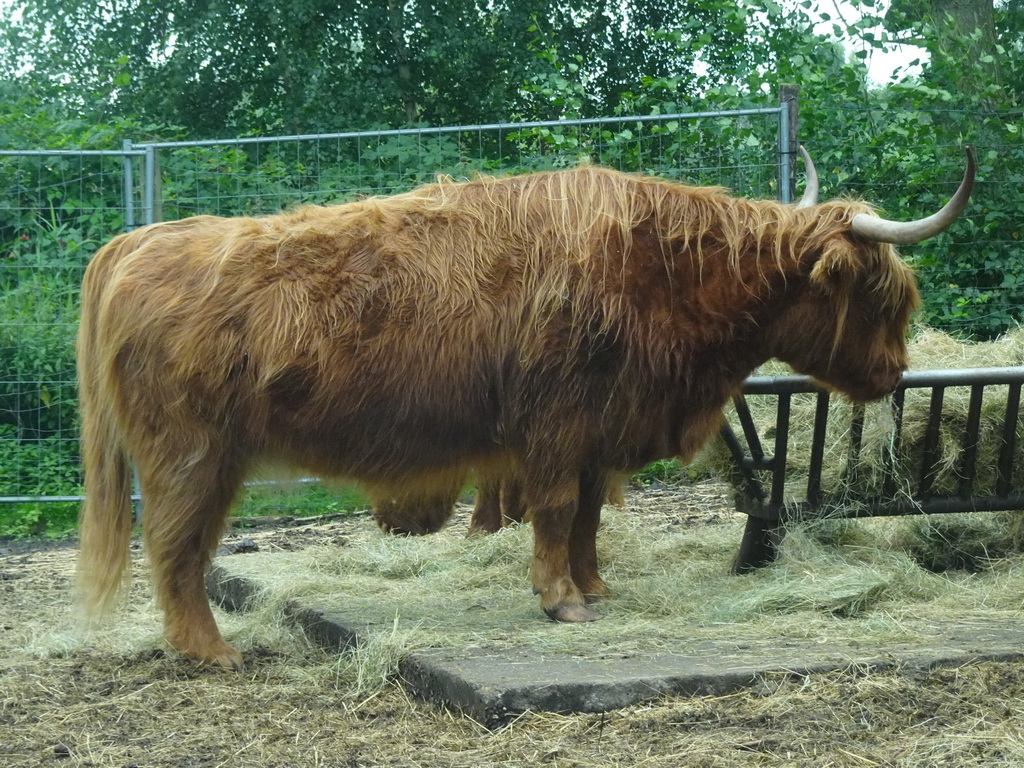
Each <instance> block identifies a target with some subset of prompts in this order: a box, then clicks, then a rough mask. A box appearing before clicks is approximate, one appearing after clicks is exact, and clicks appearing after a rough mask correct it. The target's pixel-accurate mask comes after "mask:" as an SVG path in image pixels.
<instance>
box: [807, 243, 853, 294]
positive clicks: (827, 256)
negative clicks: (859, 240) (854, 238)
mask: <svg viewBox="0 0 1024 768" xmlns="http://www.w3.org/2000/svg"><path fill="white" fill-rule="evenodd" d="M857 266H858V265H857V249H856V248H855V247H854V246H853V244H852V243H849V242H847V241H845V240H833V241H832V242H831V243H829V244H828V245H827V246H825V250H824V251H822V253H821V256H820V257H819V258H818V260H817V261H816V262H815V264H814V266H813V267H811V284H812V285H817V286H819V287H821V288H822V289H824V290H842V289H843V288H844V287H847V286H850V285H852V284H853V282H854V281H855V280H856V278H857Z"/></svg>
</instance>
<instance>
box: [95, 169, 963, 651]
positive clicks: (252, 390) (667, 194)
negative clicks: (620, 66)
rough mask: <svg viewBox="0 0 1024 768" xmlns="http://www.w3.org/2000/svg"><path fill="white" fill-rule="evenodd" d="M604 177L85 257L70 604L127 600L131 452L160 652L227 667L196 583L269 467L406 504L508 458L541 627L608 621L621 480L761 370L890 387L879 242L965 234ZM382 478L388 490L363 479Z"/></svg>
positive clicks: (892, 260)
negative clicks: (609, 515)
mask: <svg viewBox="0 0 1024 768" xmlns="http://www.w3.org/2000/svg"><path fill="white" fill-rule="evenodd" d="M968 166H969V167H968V173H967V175H966V176H965V180H964V183H963V184H962V185H961V188H960V190H959V191H958V193H957V194H956V196H955V197H954V199H953V200H951V201H950V203H949V204H947V206H945V207H944V208H943V209H942V211H940V212H939V213H938V214H935V215H934V216H931V217H928V218H927V219H924V220H921V221H920V222H911V223H896V222H889V221H886V220H884V219H881V218H879V217H877V216H876V215H875V214H874V213H873V212H872V210H871V208H870V207H868V206H867V205H865V204H863V203H859V202H851V201H833V202H826V203H822V204H809V205H806V206H803V207H801V206H787V205H782V204H780V203H776V202H772V201H754V200H748V199H744V198H736V197H731V196H729V195H727V194H726V193H725V192H724V191H723V190H721V189H718V188H695V187H688V186H684V185H681V184H677V183H672V182H669V181H665V180H661V179H656V178H649V177H643V176H633V175H627V174H623V173H618V172H615V171H611V170H606V169H603V168H595V167H582V168H577V169H575V170H567V171H555V172H545V173H535V174H529V175H524V176H517V177H508V178H499V179H496V178H478V179H476V180H473V181H469V182H465V183H455V182H453V181H451V180H448V179H442V180H440V181H439V182H438V183H436V184H431V185H428V186H425V187H422V188H420V189H417V190H415V191H412V192H409V193H406V194H401V195H396V196H394V197H390V198H373V199H367V200H362V201H359V202H353V203H349V204H346V205H339V206H333V207H305V208H301V209H299V210H296V211H293V212H290V213H282V214H279V215H274V216H267V217H264V218H216V217H199V218H196V219H191V220H187V221H184V222H174V223H169V224H156V225H152V226H150V227H147V228H144V229H141V230H138V231H135V232H132V233H130V234H126V235H121V236H119V237H117V238H115V239H114V240H113V241H112V242H111V243H109V244H108V245H107V246H105V247H104V248H102V249H101V250H100V251H99V252H98V253H97V255H96V256H95V258H94V259H93V261H92V263H91V264H90V265H89V267H88V270H87V272H86V276H85V280H84V284H83V290H82V322H81V329H80V332H79V343H78V364H79V381H80V393H81V403H82V441H83V457H84V466H85V483H86V495H87V498H86V501H85V503H84V505H83V508H82V513H81V557H80V561H79V585H80V596H79V597H80V601H81V603H82V605H83V606H84V607H85V608H86V609H88V610H89V611H91V612H102V611H103V610H104V609H107V608H109V607H110V606H111V604H112V601H113V599H114V597H115V595H116V593H117V591H118V587H119V586H120V585H121V584H122V581H123V578H124V574H125V566H126V564H127V557H128V540H129V536H130V530H131V523H132V513H131V508H130V501H129V497H130V489H131V474H132V473H131V464H132V462H134V463H135V465H136V467H137V471H138V477H139V482H140V484H141V489H142V493H143V495H144V497H145V500H146V511H145V519H144V521H143V529H144V538H145V545H146V550H147V553H148V556H149V559H150V562H151V565H152V573H153V581H154V586H155V592H156V597H157V600H158V603H159V605H160V607H161V608H162V610H163V612H164V631H165V637H166V639H167V641H168V642H169V643H170V645H171V646H173V647H174V648H175V649H177V650H178V651H180V652H182V653H184V654H187V655H189V656H192V657H195V658H197V659H201V660H206V661H210V662H214V663H219V664H222V665H225V666H234V667H240V666H241V662H242V660H241V656H240V654H239V653H238V652H237V651H236V650H235V649H234V648H232V647H231V646H230V645H228V644H227V643H226V642H225V641H224V640H223V639H222V637H221V635H220V633H219V631H218V629H217V626H216V623H215V621H214V618H213V615H212V613H211V611H210V607H209V603H208V599H207V596H206V593H205V588H204V582H203V577H204V571H205V570H206V568H207V566H208V565H209V563H210V558H211V556H212V553H213V551H214V549H215V547H216V545H217V542H218V539H219V538H220V535H221V533H222V531H223V528H224V525H225V521H226V517H227V514H228V510H229V507H230V505H231V503H232V501H233V500H234V498H235V495H236V493H237V491H238V489H239V487H240V485H241V483H242V481H243V479H244V478H245V477H246V475H247V474H248V473H249V472H251V471H252V470H253V469H254V468H256V467H258V466H259V465H260V464H262V463H265V462H271V463H285V464H289V465H293V466H295V467H299V468H302V469H304V470H306V471H310V472H313V473H316V474H318V475H321V476H324V477H343V478H349V479H353V480H355V481H358V482H360V483H361V484H363V485H364V486H365V487H366V488H367V489H369V490H370V491H371V495H373V493H377V495H378V496H379V495H381V494H384V493H393V492H394V490H393V489H400V492H401V493H402V494H404V496H405V498H416V496H417V495H422V494H424V493H431V492H434V491H436V489H438V488H444V487H451V485H452V484H453V483H454V482H457V481H460V480H461V478H462V477H464V476H465V474H466V472H467V470H468V469H469V468H473V469H475V470H477V471H483V472H490V473H492V474H494V475H495V476H503V474H504V473H507V472H514V473H515V474H516V476H517V477H519V478H520V480H521V483H522V486H521V488H522V504H523V506H524V508H525V509H526V510H528V513H527V514H528V517H529V519H530V520H531V522H532V524H533V530H534V541H535V544H534V555H533V563H532V569H531V579H532V582H533V586H534V589H535V591H536V592H537V593H539V594H540V601H541V607H542V608H543V610H544V611H545V612H546V613H547V614H548V615H549V616H550V617H552V618H553V619H556V620H560V621H587V620H591V619H594V618H597V614H596V613H595V612H594V611H593V609H592V608H591V607H590V606H589V605H588V603H590V602H591V601H593V600H595V599H598V598H600V597H602V596H604V595H606V594H607V593H608V589H607V587H606V585H605V583H604V581H603V580H602V579H601V578H600V576H599V574H598V570H597V554H596V545H595V538H596V530H597V524H598V516H599V511H600V507H601V504H602V503H603V502H604V499H605V495H606V492H607V487H608V483H609V478H610V477H611V476H612V475H613V474H614V473H621V472H630V471H634V470H636V469H639V468H641V467H643V466H644V465H646V464H648V463H649V462H651V461H653V460H655V459H659V458H663V457H671V456H677V457H680V458H681V459H682V460H684V461H685V460H687V459H688V458H689V457H691V456H692V454H693V453H694V452H695V451H696V450H697V449H698V448H699V447H700V446H701V445H702V444H703V443H704V442H705V441H706V440H707V439H708V437H709V436H711V435H712V434H714V432H715V431H716V429H717V428H718V425H719V423H720V418H721V412H722V409H723V406H724V405H725V403H726V402H727V401H728V399H729V398H730V396H731V395H732V394H733V393H735V392H736V391H737V390H738V389H739V387H740V385H741V384H742V382H743V380H744V378H745V377H746V376H747V375H748V374H750V373H751V371H753V370H754V369H755V368H756V367H757V366H758V365H760V364H761V363H763V362H764V361H765V360H767V359H769V358H772V357H774V358H778V359H780V360H783V361H785V362H787V363H789V364H790V365H791V366H792V367H793V368H794V369H796V370H797V371H799V372H802V373H805V374H809V375H811V376H814V377H815V378H816V379H818V380H819V381H821V382H823V383H824V384H826V385H827V386H829V387H831V388H833V389H836V390H838V391H840V392H842V393H844V394H846V395H848V396H849V397H851V398H853V399H856V400H866V399H873V398H878V397H881V396H884V395H885V394H887V393H889V392H891V391H892V390H893V388H894V387H895V386H896V385H897V383H898V381H899V379H900V376H901V374H902V372H903V370H904V369H905V368H906V366H907V354H906V347H905V342H904V335H905V331H906V329H907V324H908V319H909V317H910V315H911V313H912V312H913V311H914V309H915V307H916V306H917V304H918V293H917V288H916V283H915V279H914V276H913V273H912V271H911V270H910V268H909V267H907V266H906V265H905V264H904V263H903V262H902V261H901V260H900V259H899V257H898V255H897V253H896V251H895V249H894V248H893V247H892V245H891V243H902V242H912V241H915V240H920V239H923V238H926V237H929V236H931V235H934V234H936V233H937V232H939V231H941V230H943V229H945V228H946V227H948V226H949V224H950V223H951V222H952V220H953V219H955V218H956V216H957V215H958V214H959V213H960V211H962V209H963V208H964V206H965V205H966V202H967V196H968V195H969V194H970V187H971V183H972V180H973V167H974V164H973V159H970V161H969V164H968ZM374 489H377V490H376V491H374Z"/></svg>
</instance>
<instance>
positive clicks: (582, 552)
mask: <svg viewBox="0 0 1024 768" xmlns="http://www.w3.org/2000/svg"><path fill="white" fill-rule="evenodd" d="M608 479H609V476H608V473H606V472H604V471H602V470H599V469H594V468H588V469H585V470H583V472H581V473H580V495H579V506H578V508H577V510H576V514H575V515H574V516H573V521H572V531H571V532H570V534H569V568H570V571H571V572H572V580H573V582H574V583H575V584H576V586H577V587H578V588H579V590H580V592H582V593H583V598H584V599H585V600H586V601H587V602H588V603H590V602H594V601H596V600H601V599H602V598H605V597H608V595H610V594H611V590H609V589H608V585H607V584H606V583H605V581H604V579H602V578H601V576H600V575H599V574H598V570H597V529H598V527H600V525H601V507H602V506H604V502H605V498H606V497H607V495H608V491H607V489H608Z"/></svg>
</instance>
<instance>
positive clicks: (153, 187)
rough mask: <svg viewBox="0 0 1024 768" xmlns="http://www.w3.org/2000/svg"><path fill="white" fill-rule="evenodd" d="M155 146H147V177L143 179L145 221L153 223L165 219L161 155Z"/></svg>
mask: <svg viewBox="0 0 1024 768" xmlns="http://www.w3.org/2000/svg"><path fill="white" fill-rule="evenodd" d="M157 152H158V150H157V148H156V147H154V146H148V145H147V146H146V156H145V166H146V167H145V179H144V180H143V188H142V194H143V201H142V204H143V207H144V208H145V212H146V214H145V219H146V220H145V223H146V224H153V223H154V222H157V221H161V220H162V219H163V215H162V210H161V205H160V202H161V201H160V156H159V155H158V154H157Z"/></svg>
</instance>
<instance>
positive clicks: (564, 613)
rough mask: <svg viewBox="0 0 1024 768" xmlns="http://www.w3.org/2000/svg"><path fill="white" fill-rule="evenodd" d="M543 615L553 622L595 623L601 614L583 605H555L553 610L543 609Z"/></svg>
mask: <svg viewBox="0 0 1024 768" xmlns="http://www.w3.org/2000/svg"><path fill="white" fill-rule="evenodd" d="M544 613H546V614H547V615H548V618H550V619H552V620H553V621H564V622H566V623H574V624H575V623H579V622H584V621H597V620H598V619H600V618H601V614H600V613H597V611H592V610H590V609H589V608H587V606H585V605H556V606H555V607H554V608H545V609H544Z"/></svg>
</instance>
